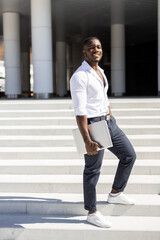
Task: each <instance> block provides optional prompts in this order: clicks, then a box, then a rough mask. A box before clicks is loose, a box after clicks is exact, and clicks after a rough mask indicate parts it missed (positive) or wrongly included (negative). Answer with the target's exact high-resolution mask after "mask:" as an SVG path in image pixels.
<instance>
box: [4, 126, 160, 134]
mask: <svg viewBox="0 0 160 240" xmlns="http://www.w3.org/2000/svg"><path fill="white" fill-rule="evenodd" d="M119 127H120V128H121V129H122V130H123V131H124V132H125V133H126V134H129V135H144V134H151V135H154V134H160V125H119ZM74 128H77V125H61V126H60V125H39V126H35V125H30V126H27V125H24V126H13V125H11V126H0V135H41V136H42V135H52V136H53V135H72V130H73V129H74Z"/></svg>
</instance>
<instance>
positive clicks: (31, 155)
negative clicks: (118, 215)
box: [0, 147, 160, 160]
mask: <svg viewBox="0 0 160 240" xmlns="http://www.w3.org/2000/svg"><path fill="white" fill-rule="evenodd" d="M134 149H135V151H136V154H137V158H138V159H155V160H157V159H160V148H159V147H135V148H134ZM104 157H105V158H107V159H116V157H115V156H114V154H112V153H111V152H110V151H109V150H108V149H106V150H105V154H104ZM82 158H83V154H78V153H77V151H76V148H75V147H0V159H82Z"/></svg>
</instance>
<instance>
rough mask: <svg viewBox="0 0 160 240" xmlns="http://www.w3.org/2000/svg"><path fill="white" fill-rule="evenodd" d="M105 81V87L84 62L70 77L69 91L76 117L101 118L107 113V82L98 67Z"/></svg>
mask: <svg viewBox="0 0 160 240" xmlns="http://www.w3.org/2000/svg"><path fill="white" fill-rule="evenodd" d="M98 69H99V70H100V71H101V73H102V76H103V78H104V81H105V87H104V84H103V82H102V80H101V79H100V77H99V76H98V74H97V73H96V72H95V70H94V69H93V68H92V67H91V66H90V65H89V64H88V63H87V62H86V61H83V63H82V65H81V66H80V67H79V68H78V69H77V70H76V72H75V73H74V74H73V75H72V77H71V80H70V90H71V96H72V100H73V105H74V111H75V115H76V116H82V115H87V118H92V117H98V116H103V115H106V114H108V113H109V110H108V106H109V101H108V97H107V91H108V81H107V78H106V76H105V74H104V71H103V69H101V68H100V67H98Z"/></svg>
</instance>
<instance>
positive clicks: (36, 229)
mask: <svg viewBox="0 0 160 240" xmlns="http://www.w3.org/2000/svg"><path fill="white" fill-rule="evenodd" d="M106 218H107V219H109V220H110V221H111V222H112V225H113V226H112V227H111V228H109V229H108V228H107V229H104V228H98V227H96V226H93V225H91V224H88V223H87V222H86V216H66V215H63V216H58V215H53V216H50V215H38V216H36V215H32V216H28V215H13V216H12V215H2V216H0V226H1V228H0V240H8V239H12V240H17V239H18V240H28V239H29V240H35V239H38V240H44V239H47V240H53V239H57V240H63V239H64V236H65V239H66V240H69V239H76V240H86V239H88V240H90V239H92V240H97V239H101V240H104V239H110V240H117V239H123V240H128V239H130V240H135V239H140V240H151V239H154V240H159V239H160V228H159V226H160V218H159V217H130V216H120V217H118V216H112V217H111V216H110V217H106Z"/></svg>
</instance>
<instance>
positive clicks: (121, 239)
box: [0, 98, 160, 240]
mask: <svg viewBox="0 0 160 240" xmlns="http://www.w3.org/2000/svg"><path fill="white" fill-rule="evenodd" d="M110 104H111V109H112V112H113V114H114V116H115V117H116V119H117V122H118V124H119V126H120V127H121V128H122V129H123V131H124V132H125V133H126V134H127V136H128V138H129V139H130V140H131V142H132V143H133V146H134V147H135V150H136V153H137V160H136V163H135V165H134V168H133V171H132V174H131V176H130V179H129V182H128V185H127V187H126V189H125V193H126V194H127V195H128V196H130V197H132V198H135V199H136V202H137V203H136V205H134V206H124V205H118V204H117V205H113V204H108V203H107V202H106V199H107V194H108V193H109V191H110V189H111V186H112V182H113V178H114V174H115V171H116V167H117V165H118V160H117V159H116V158H115V156H114V155H113V154H111V153H110V152H109V151H108V150H106V151H105V157H104V161H103V167H102V171H101V176H100V179H99V183H98V185H97V201H98V209H99V211H101V212H102V214H103V215H105V216H106V217H107V218H108V219H109V220H110V221H112V224H113V227H112V228H110V229H101V228H98V227H95V226H92V225H89V224H87V223H86V221H85V219H86V214H87V212H86V211H85V210H84V209H83V194H82V193H83V186H82V179H83V176H82V174H83V166H84V160H83V156H81V155H78V154H77V152H76V149H75V146H74V142H73V137H72V129H73V128H75V127H76V121H75V117H74V114H73V108H72V102H71V100H70V99H61V100H5V101H4V100H3V101H0V240H51V239H52V240H62V239H65V240H75V239H76V240H86V239H87V240H89V239H92V240H98V239H100V240H104V239H109V240H117V239H118V240H135V239H137V240H151V239H152V240H159V239H160V99H159V98H122V99H114V98H113V99H112V98H111V99H110Z"/></svg>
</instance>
